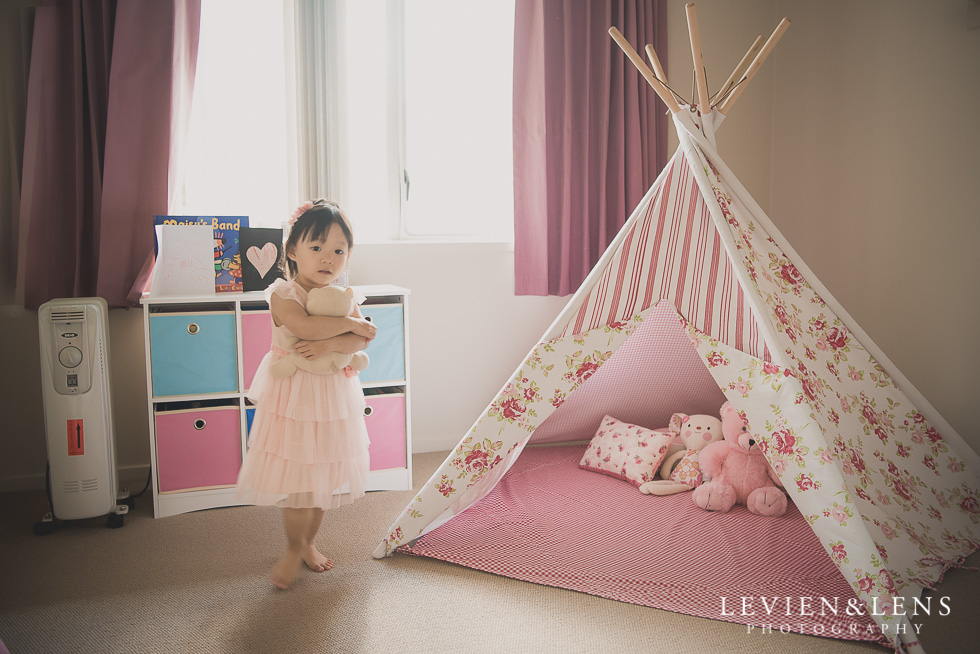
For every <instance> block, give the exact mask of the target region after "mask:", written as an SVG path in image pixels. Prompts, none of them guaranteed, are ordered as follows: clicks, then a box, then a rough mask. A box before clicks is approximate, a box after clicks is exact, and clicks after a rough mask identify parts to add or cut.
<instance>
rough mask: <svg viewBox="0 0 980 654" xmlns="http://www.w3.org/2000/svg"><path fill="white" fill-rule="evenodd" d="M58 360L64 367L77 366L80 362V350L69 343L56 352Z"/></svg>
mask: <svg viewBox="0 0 980 654" xmlns="http://www.w3.org/2000/svg"><path fill="white" fill-rule="evenodd" d="M58 361H60V362H61V365H63V366H64V367H66V368H77V367H78V364H80V363H81V362H82V351H81V350H79V349H78V348H77V347H74V346H72V345H69V346H68V347H66V348H63V349H62V350H61V352H59V353H58Z"/></svg>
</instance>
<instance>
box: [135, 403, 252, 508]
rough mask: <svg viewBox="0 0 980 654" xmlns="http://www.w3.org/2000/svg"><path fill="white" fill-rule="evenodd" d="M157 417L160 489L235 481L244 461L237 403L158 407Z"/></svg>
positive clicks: (210, 485) (221, 484) (223, 484)
mask: <svg viewBox="0 0 980 654" xmlns="http://www.w3.org/2000/svg"><path fill="white" fill-rule="evenodd" d="M154 421H155V422H156V438H157V484H158V485H159V491H160V492H161V493H166V492H170V491H182V490H190V489H195V488H211V487H215V486H233V485H234V484H235V482H236V481H237V479H238V469H239V468H241V465H242V437H241V414H240V413H239V410H238V407H237V406H221V407H212V408H201V409H184V410H177V411H158V412H157V413H156V415H155V416H154Z"/></svg>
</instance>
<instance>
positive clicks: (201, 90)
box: [169, 0, 289, 227]
mask: <svg viewBox="0 0 980 654" xmlns="http://www.w3.org/2000/svg"><path fill="white" fill-rule="evenodd" d="M241 4H242V3H240V2H239V1H238V0H204V2H202V3H201V38H200V44H199V47H198V55H197V73H196V75H195V81H194V87H195V88H194V100H193V104H192V107H191V118H190V123H189V125H188V133H187V144H186V148H185V154H184V156H183V157H182V160H183V162H184V175H183V179H182V180H181V183H180V189H179V190H178V193H177V200H176V203H175V204H176V206H171V207H170V208H169V211H170V213H171V214H176V215H199V216H214V215H226V216H229V215H230V216H235V215H246V216H249V222H250V224H251V225H252V226H260V227H261V226H266V227H272V226H276V227H278V226H279V225H280V224H281V223H282V221H283V220H285V216H286V215H288V214H289V210H285V211H284V209H285V208H286V207H288V206H289V198H288V195H287V190H288V174H287V170H288V165H287V157H286V144H287V142H286V98H285V90H286V89H285V77H284V74H283V70H284V54H283V53H284V49H283V12H282V7H281V6H280V5H279V4H278V3H272V2H254V3H251V6H250V7H249V8H248V9H247V10H243V9H241ZM260 34H261V35H262V36H261V37H259V36H258V35H260Z"/></svg>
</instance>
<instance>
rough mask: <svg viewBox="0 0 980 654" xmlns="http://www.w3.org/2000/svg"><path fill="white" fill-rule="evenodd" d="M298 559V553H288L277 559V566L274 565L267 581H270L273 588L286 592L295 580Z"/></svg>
mask: <svg viewBox="0 0 980 654" xmlns="http://www.w3.org/2000/svg"><path fill="white" fill-rule="evenodd" d="M300 558H301V557H300V555H299V553H297V552H293V551H288V552H286V553H285V554H284V555H283V557H282V558H281V559H279V564H278V565H276V567H275V568H274V569H273V570H272V573H271V574H270V575H269V580H270V581H272V584H273V585H274V586H275V587H277V588H281V589H283V590H286V589H287V588H289V587H290V586H291V585H292V583H293V582H294V581H295V580H296V572H297V570H298V569H299V562H300Z"/></svg>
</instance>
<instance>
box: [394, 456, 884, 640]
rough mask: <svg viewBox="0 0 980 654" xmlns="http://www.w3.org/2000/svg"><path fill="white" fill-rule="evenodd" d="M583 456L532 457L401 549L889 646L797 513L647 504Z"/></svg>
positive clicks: (683, 499) (681, 500) (708, 614)
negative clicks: (855, 608) (852, 604)
mask: <svg viewBox="0 0 980 654" xmlns="http://www.w3.org/2000/svg"><path fill="white" fill-rule="evenodd" d="M583 451H584V446H576V447H557V446H556V447H531V448H527V449H525V450H524V452H523V453H522V454H521V457H520V458H519V459H518V460H517V462H516V463H515V464H514V467H513V468H511V470H510V471H509V472H508V473H507V475H506V476H505V477H504V478H503V479H502V480H501V482H500V483H499V484H498V485H497V486H496V488H494V490H493V491H492V492H491V493H490V494H489V495H487V496H486V497H485V498H483V500H481V501H480V502H479V503H477V504H475V505H473V506H471V507H470V508H469V509H467V510H466V511H465V512H463V513H462V514H460V515H458V516H456V517H455V518H454V519H453V520H450V521H449V522H447V523H445V524H444V525H442V526H440V527H438V528H436V529H434V530H433V531H431V532H429V533H428V534H426V535H424V536H423V537H421V538H420V539H418V540H417V541H416V542H415V543H414V544H410V545H404V546H402V547H401V548H399V550H398V551H400V552H405V553H408V554H413V555H416V556H425V557H430V558H434V559H440V560H443V561H449V562H451V563H456V564H459V565H463V566H466V567H470V568H475V569H477V570H484V571H486V572H492V573H494V574H498V575H502V576H505V577H511V578H513V579H520V580H523V581H530V582H534V583H538V584H542V585H546V586H554V587H557V588H566V589H569V590H576V591H580V592H583V593H588V594H591V595H597V596H599V597H605V598H609V599H614V600H618V601H621V602H629V603H631V604H639V605H642V606H650V607H655V608H659V609H665V610H668V611H674V612H678V613H684V614H687V615H693V616H698V617H703V618H711V619H715V620H724V621H727V622H734V623H738V624H744V625H755V626H757V627H760V628H764V627H771V628H772V629H773V631H774V632H775V631H776V630H778V629H783V630H785V631H790V630H791V631H794V632H797V633H804V634H808V635H825V636H828V637H834V638H843V639H847V640H865V641H879V642H883V641H882V639H881V638H880V637H879V635H880V633H881V632H880V629H879V628H878V627H877V625H876V624H875V623H874V622H873V621H872V620H871V619H870V618H869V617H868V616H849V615H847V612H846V609H847V607H848V600H849V599H853V598H854V597H855V596H854V593H853V592H852V590H851V588H850V585H849V584H848V582H847V581H846V580H845V579H844V578H843V577H842V576H841V574H840V572H839V571H838V570H837V568H836V567H835V566H834V564H833V562H832V561H831V560H830V557H828V556H827V554H826V553H825V552H824V550H823V548H822V547H821V546H820V542H819V541H818V540H817V538H816V536H815V535H814V534H813V531H812V530H811V529H810V527H809V525H807V523H806V521H805V520H804V519H803V516H802V515H800V512H799V511H798V510H797V509H796V507H795V506H792V505H791V506H790V510H789V511H788V512H787V513H786V514H785V515H784V516H781V517H779V518H763V517H760V516H755V515H752V514H751V513H749V512H748V510H746V509H745V507H742V506H738V507H735V508H734V509H733V510H732V511H731V512H729V513H726V514H719V513H708V512H705V511H702V510H701V509H699V508H697V507H696V506H694V504H693V502H692V501H691V496H690V494H689V493H682V494H679V495H673V496H669V497H655V496H650V495H643V494H642V493H639V492H638V491H637V490H636V488H634V487H633V486H631V485H630V484H627V483H625V482H623V481H620V480H617V479H613V478H611V477H608V476H606V475H599V474H596V473H593V472H588V471H584V470H580V469H579V467H578V462H579V459H580V458H581V456H582V452H583ZM515 498H516V499H515ZM743 597H744V598H748V600H747V601H748V602H749V606H750V609H749V610H745V611H743V609H742V603H743V600H742V598H743ZM787 597H789V598H790V600H789V604H788V610H787V600H786V598H787ZM722 598H725V599H724V605H723V604H722ZM763 598H765V600H763ZM801 598H810V599H806V600H804V601H805V602H806V608H804V609H803V610H801ZM821 598H826V600H827V603H826V604H825V603H824V602H823V601H822V600H821ZM764 602H765V603H764ZM834 603H836V610H834V608H832V607H833V606H834ZM766 606H768V607H769V609H770V611H769V612H767V609H766ZM750 613H754V614H755V615H750ZM809 614H812V615H809Z"/></svg>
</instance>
